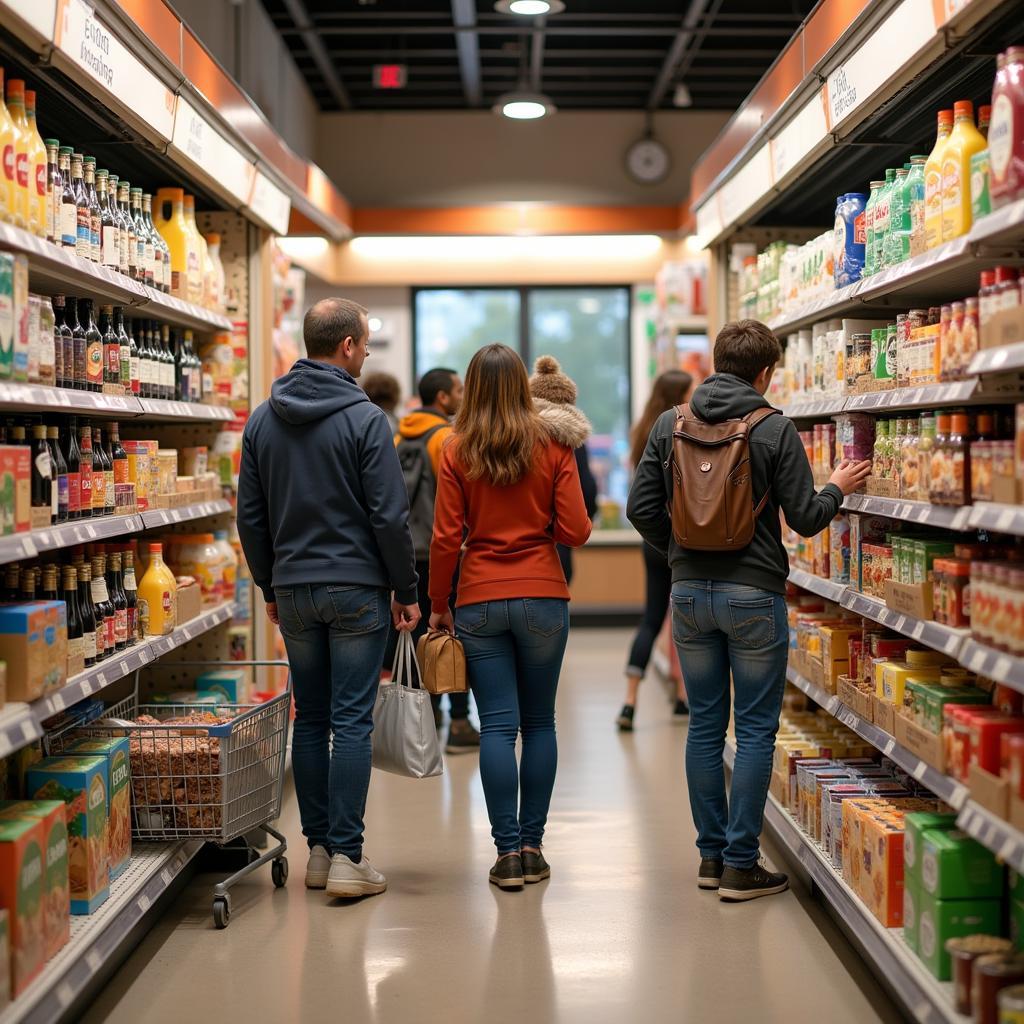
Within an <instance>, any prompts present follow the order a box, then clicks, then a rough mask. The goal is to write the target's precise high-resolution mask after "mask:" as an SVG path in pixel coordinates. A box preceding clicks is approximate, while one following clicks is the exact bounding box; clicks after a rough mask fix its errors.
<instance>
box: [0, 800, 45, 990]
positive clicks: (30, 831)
mask: <svg viewBox="0 0 1024 1024" xmlns="http://www.w3.org/2000/svg"><path fill="white" fill-rule="evenodd" d="M44 874H45V869H44V867H43V825H42V822H40V821H38V820H34V819H30V818H12V819H10V820H8V821H0V904H2V905H3V906H5V907H7V910H8V912H9V914H10V920H9V925H10V946H11V975H12V977H11V994H12V995H13V996H18V995H19V994H20V993H21V992H23V991H24V989H25V987H26V986H27V985H28V984H29V982H30V981H32V979H33V978H34V977H35V976H36V975H37V974H38V973H39V972H40V971H41V970H42V967H43V964H44V963H45V962H46V939H45V936H44V934H43V915H42V913H41V910H42V901H43V881H44Z"/></svg>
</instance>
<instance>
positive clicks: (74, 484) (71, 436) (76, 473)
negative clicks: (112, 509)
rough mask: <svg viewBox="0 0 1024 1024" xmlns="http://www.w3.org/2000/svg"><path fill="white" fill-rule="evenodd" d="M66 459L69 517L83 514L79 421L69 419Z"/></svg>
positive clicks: (65, 436) (64, 442)
mask: <svg viewBox="0 0 1024 1024" xmlns="http://www.w3.org/2000/svg"><path fill="white" fill-rule="evenodd" d="M63 445H64V460H65V462H67V466H68V519H69V520H70V519H79V518H81V515H82V453H81V450H80V449H79V447H78V422H77V420H76V419H75V417H74V416H71V417H70V418H69V419H68V425H67V426H66V427H65V429H64V441H63Z"/></svg>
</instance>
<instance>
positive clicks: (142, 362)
mask: <svg viewBox="0 0 1024 1024" xmlns="http://www.w3.org/2000/svg"><path fill="white" fill-rule="evenodd" d="M150 324H151V321H149V320H141V321H139V377H140V392H139V393H140V397H142V398H155V397H156V395H155V393H154V392H155V383H156V370H155V368H154V363H153V350H152V348H151V347H150V342H151V341H152V329H151V327H150Z"/></svg>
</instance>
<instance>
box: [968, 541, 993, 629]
mask: <svg viewBox="0 0 1024 1024" xmlns="http://www.w3.org/2000/svg"><path fill="white" fill-rule="evenodd" d="M988 566H989V563H988V562H982V561H975V562H971V585H970V587H969V588H968V590H967V593H966V594H965V595H964V605H965V612H966V614H967V618H968V619H970V622H971V633H972V634H973V635H974V638H975V639H976V640H978V641H979V642H980V643H985V642H986V641H987V640H988V626H989V617H988V613H989V605H988Z"/></svg>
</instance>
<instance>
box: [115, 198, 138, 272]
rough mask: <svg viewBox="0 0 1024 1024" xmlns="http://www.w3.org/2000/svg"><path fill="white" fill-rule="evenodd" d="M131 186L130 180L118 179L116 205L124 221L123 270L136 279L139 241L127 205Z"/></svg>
mask: <svg viewBox="0 0 1024 1024" xmlns="http://www.w3.org/2000/svg"><path fill="white" fill-rule="evenodd" d="M131 188H132V185H131V182H130V181H119V182H118V183H117V205H118V209H119V212H120V214H121V220H122V221H123V222H124V233H123V235H122V238H123V246H124V258H123V262H122V266H123V272H124V273H125V274H127V275H128V276H129V277H130V278H132V279H133V280H135V281H137V280H138V278H139V267H138V259H139V241H138V239H137V238H136V237H135V221H134V219H133V218H132V211H131V208H130V206H129V198H130V196H131Z"/></svg>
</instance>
